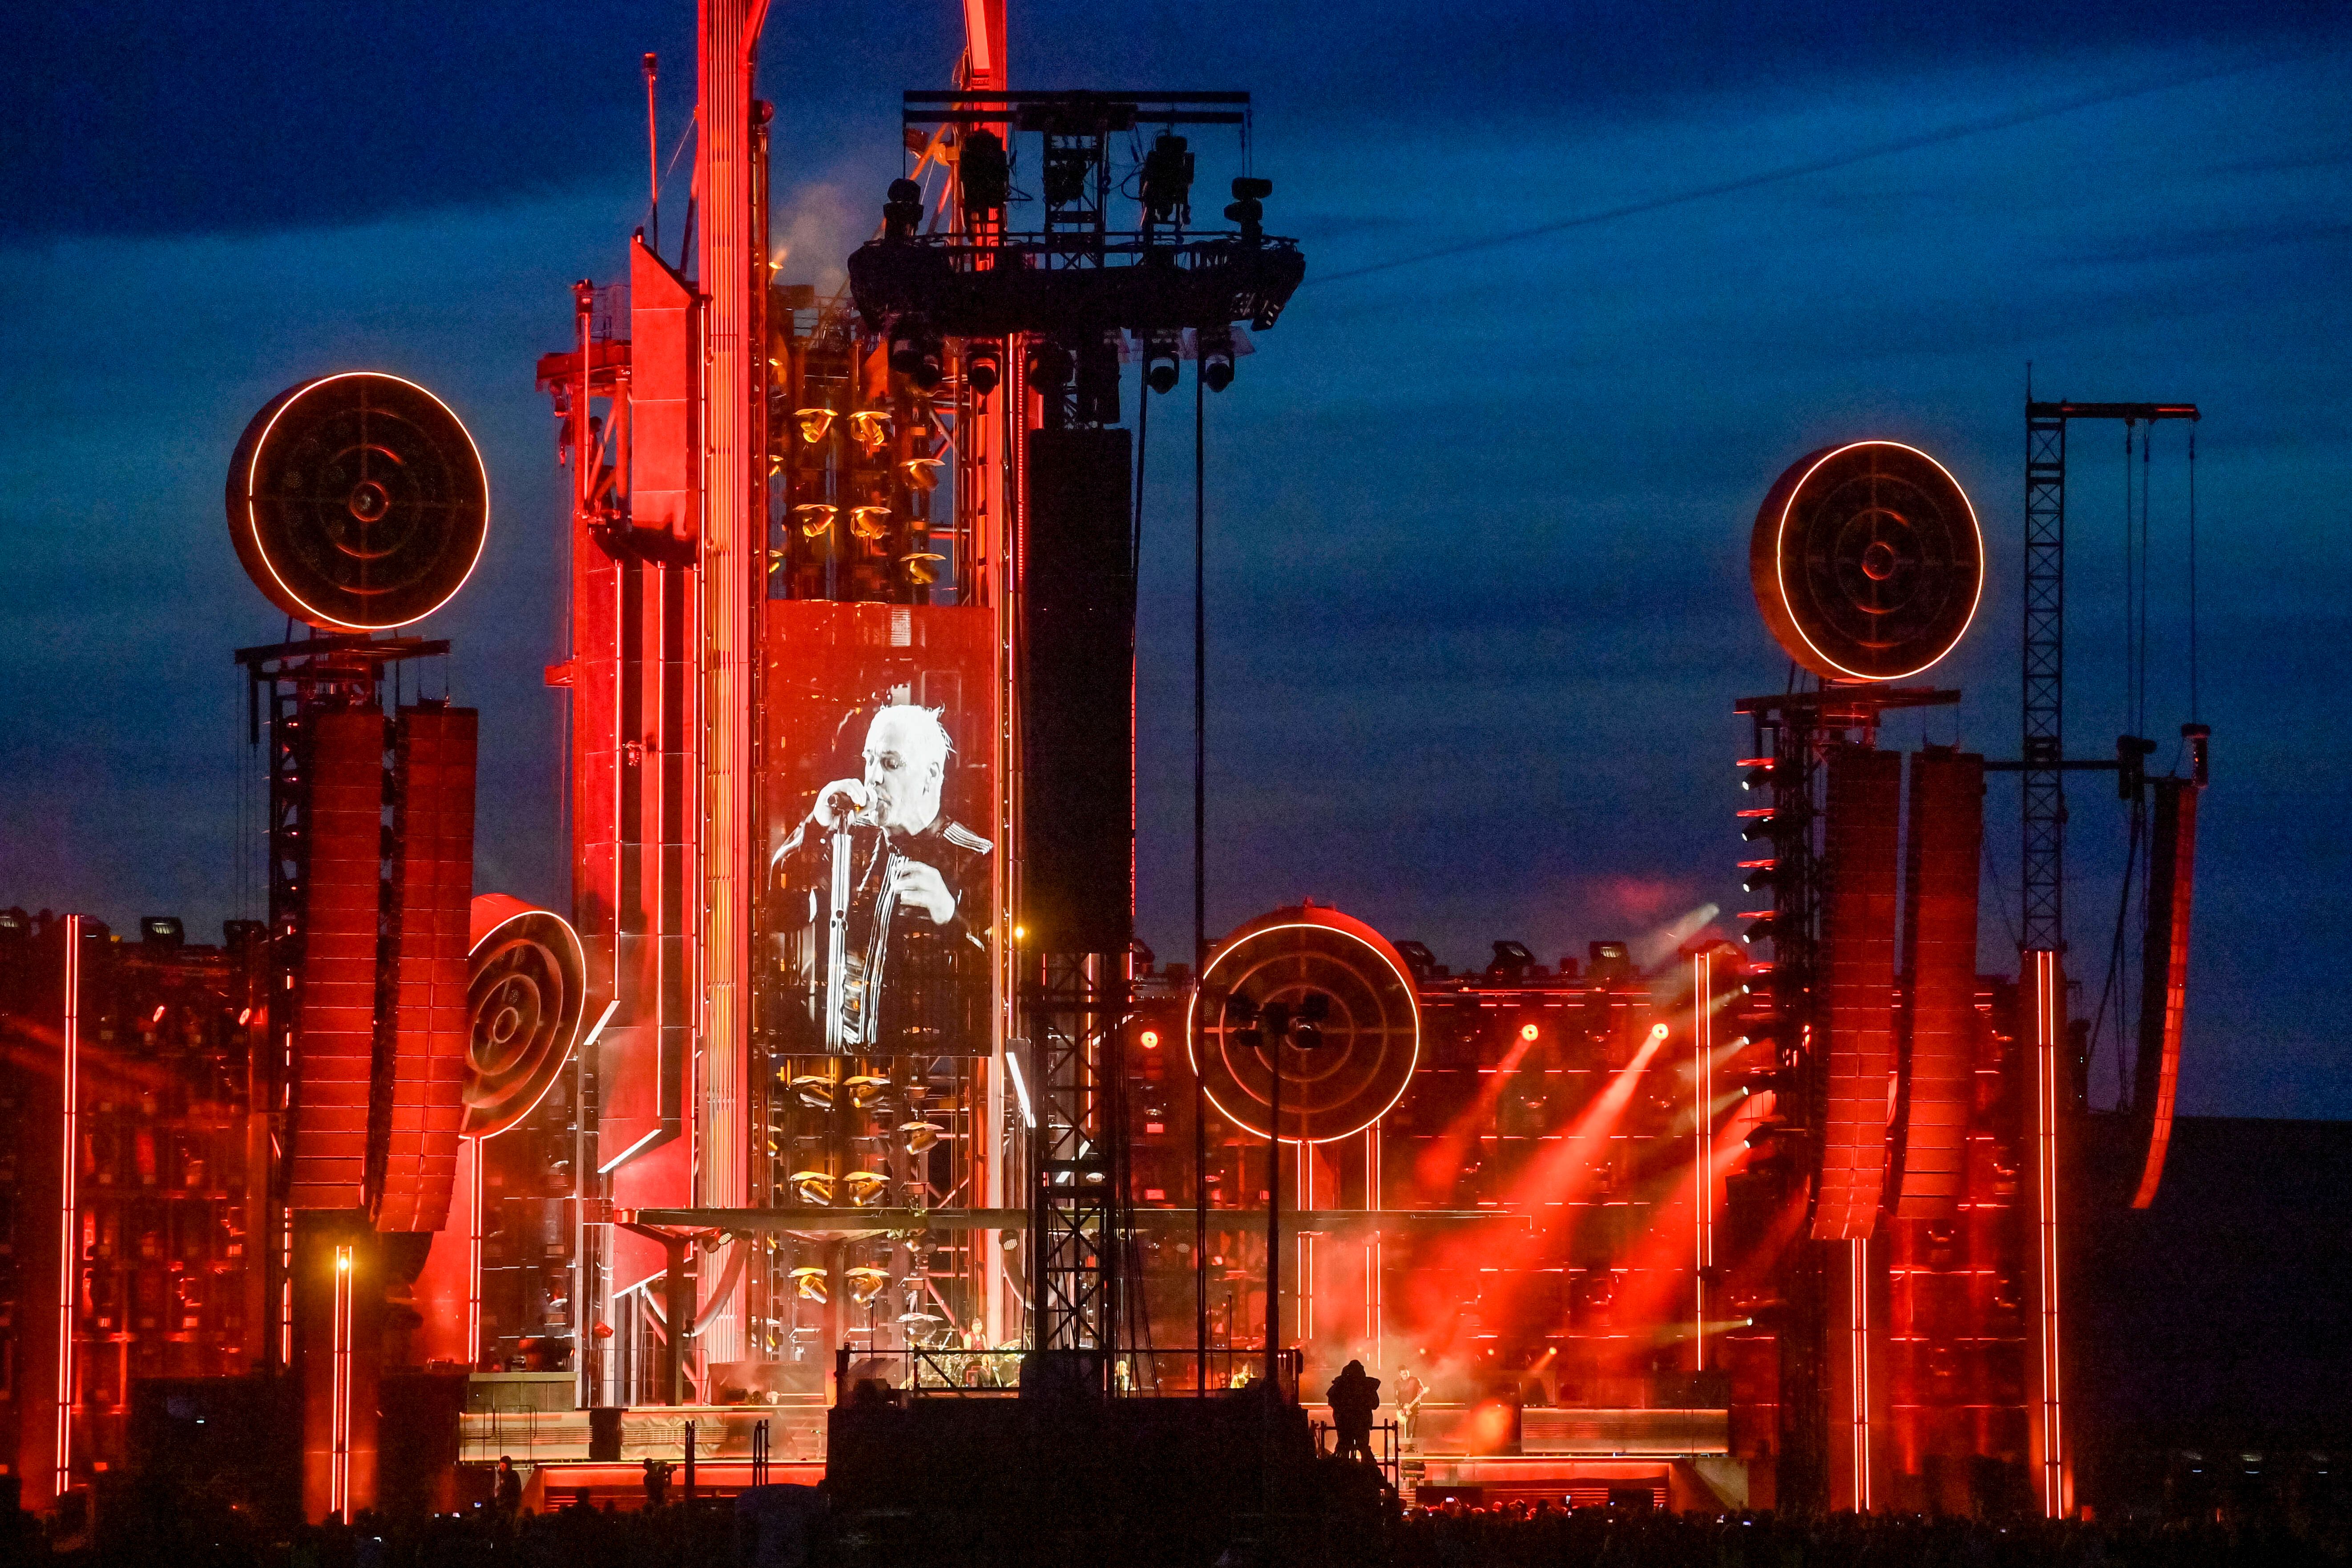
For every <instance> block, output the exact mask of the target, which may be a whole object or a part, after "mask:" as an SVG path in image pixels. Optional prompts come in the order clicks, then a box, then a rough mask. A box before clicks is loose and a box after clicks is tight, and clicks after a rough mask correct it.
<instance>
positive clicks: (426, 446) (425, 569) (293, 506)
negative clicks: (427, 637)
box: [227, 371, 490, 632]
mask: <svg viewBox="0 0 2352 1568" xmlns="http://www.w3.org/2000/svg"><path fill="white" fill-rule="evenodd" d="M227 500H228V531H229V537H230V539H231V540H232V541H233V542H235V543H236V554H237V559H238V560H239V561H241V562H243V563H244V564H245V570H246V574H247V575H248V576H250V577H251V578H252V579H253V581H254V584H255V585H256V586H257V587H259V588H260V590H261V591H262V592H263V593H264V594H266V595H268V596H269V601H270V603H271V604H273V605H277V606H278V608H279V609H281V610H283V611H285V612H286V613H287V614H288V615H289V616H294V617H295V618H296V619H297V620H301V621H307V622H309V623H310V625H312V626H318V627H320V628H321V629H323V630H328V631H341V632H381V631H390V630H392V629H393V628H394V627H396V626H408V625H410V624H411V623H413V622H415V621H421V620H423V619H424V618H425V616H429V615H431V614H432V613H433V612H434V611H436V610H437V609H439V608H440V607H441V606H442V605H446V604H447V603H448V602H449V601H450V599H452V598H453V597H455V596H456V595H457V590H458V589H460V588H462V587H464V586H465V585H466V580H467V578H468V577H470V576H472V575H473V572H474V567H475V564H476V563H478V562H479V561H480V560H481V558H482V545H483V543H484V542H485V541H486V540H488V537H489V525H490V491H489V477H488V473H487V472H486V471H485V470H484V468H483V467H482V454H481V451H480V449H479V448H478V447H476V446H475V445H474V438H473V437H472V436H471V435H470V434H468V433H467V429H466V426H465V425H464V424H463V423H462V422H461V421H460V420H459V419H458V417H457V415H455V414H454V413H452V412H450V409H449V405H447V404H446V403H443V402H442V401H441V400H440V399H439V398H437V397H436V396H434V395H433V394H431V393H430V392H427V391H425V388H423V387H421V386H419V385H417V384H415V382H413V381H404V380H403V379H402V378H400V377H399V376H396V375H384V374H379V373H376V372H373V371H347V372H344V373H342V374H337V375H328V376H321V377H320V378H319V379H318V380H316V381H306V382H303V383H302V384H299V385H297V386H292V387H289V388H288V389H287V390H286V391H284V392H281V393H279V394H278V395H277V396H276V397H274V398H272V399H270V401H269V403H268V406H266V407H264V408H263V409H262V411H261V412H260V413H258V414H257V415H255V416H253V421H252V423H251V424H249V425H247V426H246V428H245V435H244V437H242V438H241V439H240V440H239V441H238V442H237V444H236V457H234V458H231V459H230V461H229V470H228V496H227Z"/></svg>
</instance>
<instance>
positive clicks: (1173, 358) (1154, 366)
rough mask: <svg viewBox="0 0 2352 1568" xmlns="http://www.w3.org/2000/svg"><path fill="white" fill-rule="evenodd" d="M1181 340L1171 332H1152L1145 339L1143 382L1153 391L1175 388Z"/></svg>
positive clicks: (1168, 390) (1166, 390) (1172, 389)
mask: <svg viewBox="0 0 2352 1568" xmlns="http://www.w3.org/2000/svg"><path fill="white" fill-rule="evenodd" d="M1181 346H1182V344H1181V340H1180V339H1179V338H1178V337H1177V335H1176V334H1175V333H1173V332H1153V333H1152V334H1151V335H1150V337H1149V338H1147V339H1146V340H1145V344H1144V353H1143V384H1145V385H1146V386H1149V387H1150V388H1151V390H1152V391H1154V392H1160V393H1168V392H1173V391H1175V390H1176V378H1177V352H1178V350H1179V349H1180V348H1181Z"/></svg>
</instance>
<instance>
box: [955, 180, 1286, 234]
mask: <svg viewBox="0 0 2352 1568" xmlns="http://www.w3.org/2000/svg"><path fill="white" fill-rule="evenodd" d="M1270 195H1274V182H1273V181H1272V180H1258V179H1252V178H1251V177H1249V176H1248V175H1246V174H1244V175H1243V176H1241V177H1240V178H1238V179H1236V180H1234V201H1233V205H1231V206H1228V207H1227V208H1225V216H1227V217H1229V218H1231V219H1233V221H1234V223H1236V224H1239V225H1240V226H1241V231H1242V243H1243V244H1244V245H1255V244H1257V243H1258V242H1259V241H1261V240H1263V239H1265V198H1266V197H1267V196H1270ZM917 216H920V215H919V214H918V215H917Z"/></svg>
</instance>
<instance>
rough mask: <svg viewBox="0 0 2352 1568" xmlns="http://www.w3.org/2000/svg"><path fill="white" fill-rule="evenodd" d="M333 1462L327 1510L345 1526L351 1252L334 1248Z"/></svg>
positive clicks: (349, 1456)
mask: <svg viewBox="0 0 2352 1568" xmlns="http://www.w3.org/2000/svg"><path fill="white" fill-rule="evenodd" d="M334 1399H335V1408H334V1417H333V1430H334V1444H335V1449H334V1458H333V1461H332V1466H331V1469H330V1471H329V1476H328V1499H329V1500H328V1506H329V1508H330V1509H331V1510H332V1511H333V1513H334V1514H335V1516H336V1517H337V1518H338V1519H340V1520H341V1521H343V1522H344V1523H345V1524H349V1523H350V1522H351V1521H352V1249H351V1248H350V1247H348V1246H345V1247H336V1248H335V1384H334Z"/></svg>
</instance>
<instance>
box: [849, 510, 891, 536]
mask: <svg viewBox="0 0 2352 1568" xmlns="http://www.w3.org/2000/svg"><path fill="white" fill-rule="evenodd" d="M849 531H850V532H852V533H854V534H856V536H857V537H858V538H860V539H882V538H886V537H887V536H888V534H889V532H890V509H889V508H888V507H887V506H854V507H851V508H850V509H849Z"/></svg>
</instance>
